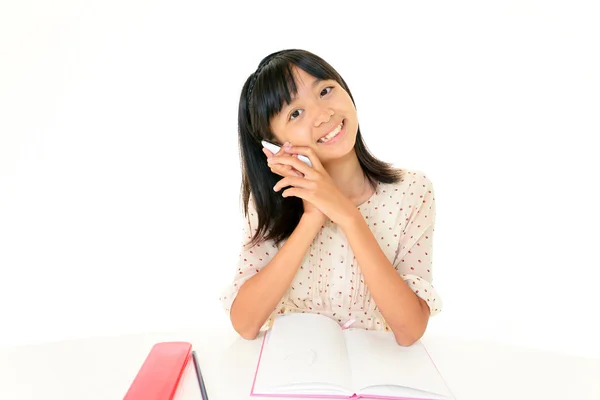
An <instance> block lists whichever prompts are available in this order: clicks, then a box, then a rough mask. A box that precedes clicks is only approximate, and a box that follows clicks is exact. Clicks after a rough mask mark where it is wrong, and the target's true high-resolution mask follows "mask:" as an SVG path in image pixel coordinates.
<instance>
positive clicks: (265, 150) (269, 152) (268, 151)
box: [262, 147, 273, 158]
mask: <svg viewBox="0 0 600 400" xmlns="http://www.w3.org/2000/svg"><path fill="white" fill-rule="evenodd" d="M262 151H263V153H265V155H266V156H267V158H271V157H273V153H272V152H271V150H269V149H267V148H266V147H263V149H262Z"/></svg>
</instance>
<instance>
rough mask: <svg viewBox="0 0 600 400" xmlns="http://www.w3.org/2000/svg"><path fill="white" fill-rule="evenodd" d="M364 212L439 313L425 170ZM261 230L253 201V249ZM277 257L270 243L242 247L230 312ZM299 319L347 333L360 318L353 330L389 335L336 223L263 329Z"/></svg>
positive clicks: (226, 300)
mask: <svg viewBox="0 0 600 400" xmlns="http://www.w3.org/2000/svg"><path fill="white" fill-rule="evenodd" d="M358 209H359V211H360V212H361V214H362V216H363V217H364V218H365V221H366V222H367V224H368V226H369V228H370V229H371V232H373V235H374V237H375V238H376V239H377V242H378V243H379V246H380V247H381V249H382V250H383V252H384V254H385V255H386V256H387V258H388V259H389V260H390V263H391V264H392V265H393V267H394V268H395V269H396V271H398V274H400V276H401V277H402V279H404V281H405V282H406V283H407V284H408V286H409V287H410V288H411V289H412V290H413V291H414V292H415V294H416V295H417V296H419V297H421V298H422V299H423V300H425V301H426V302H427V304H428V305H429V308H430V311H431V315H432V316H434V315H436V314H438V313H439V312H440V311H441V309H442V301H441V298H440V296H439V295H438V293H437V292H436V290H435V288H434V287H433V285H432V281H433V268H432V249H433V233H434V226H435V198H434V191H433V186H432V183H431V181H430V180H429V178H427V176H426V175H425V174H423V173H422V172H420V171H408V170H404V177H403V179H402V180H401V181H400V182H398V183H394V184H385V183H379V184H378V185H377V188H376V191H375V193H374V194H373V195H372V196H371V198H370V199H368V200H367V201H365V202H364V203H363V204H361V205H360V206H358ZM257 224H258V220H257V216H256V212H255V208H254V203H253V202H252V201H251V202H250V206H249V218H247V219H246V224H244V237H245V238H246V242H249V240H250V238H251V237H252V235H253V234H254V232H255V231H256V227H257ZM284 243H285V242H284ZM284 243H281V244H280V246H283V245H284ZM277 251H278V247H277V246H276V245H275V244H274V243H273V242H270V241H266V242H262V243H260V244H258V245H255V246H253V247H251V248H250V247H248V246H246V245H244V246H242V249H241V252H240V255H239V261H238V265H237V269H236V271H235V276H234V278H233V282H232V283H231V284H230V285H228V287H227V288H225V290H224V291H223V294H222V296H221V298H220V300H221V302H222V304H223V307H224V309H225V310H226V311H227V312H229V311H230V308H231V304H232V303H233V300H234V299H235V296H236V295H237V293H238V291H239V288H240V287H241V286H242V285H243V284H244V282H246V281H247V280H248V279H250V278H251V277H252V276H254V275H255V274H257V273H258V272H259V271H260V270H261V269H262V268H263V267H264V266H266V265H267V264H268V263H269V262H270V261H271V260H272V259H273V257H274V255H275V253H276V252H277ZM292 312H312V313H318V314H323V315H326V316H329V317H330V318H332V319H333V320H335V321H337V322H338V323H339V324H340V326H342V325H344V324H345V323H346V322H348V321H349V320H352V319H354V320H355V322H354V323H352V327H353V328H364V329H375V330H389V326H388V325H387V323H386V322H385V320H384V318H383V316H382V315H381V313H380V312H379V310H378V308H377V305H376V304H375V302H374V301H373V298H372V296H371V294H370V292H369V289H368V288H367V286H366V285H365V282H364V278H363V276H362V274H361V271H360V265H358V263H357V261H356V258H355V257H354V254H353V252H352V248H351V247H350V245H349V244H348V240H347V238H346V237H345V235H344V232H343V231H342V230H341V228H339V226H337V225H336V224H335V223H334V222H333V221H331V220H330V219H327V220H326V222H325V224H324V225H323V226H322V227H321V230H320V231H319V233H318V234H317V236H316V237H315V239H314V240H313V242H312V244H311V246H310V248H309V250H308V251H307V253H306V255H305V257H304V259H303V261H302V264H301V265H300V267H299V268H298V271H297V273H296V276H295V277H294V280H293V281H292V284H291V285H290V287H289V288H288V290H287V291H286V293H285V295H284V296H283V298H282V299H281V302H280V303H279V304H278V305H277V308H276V309H275V310H274V311H273V313H272V314H271V316H270V317H269V319H268V320H267V321H266V322H265V325H264V326H263V327H262V329H263V330H264V329H268V328H269V327H270V326H271V324H272V322H273V318H274V317H275V316H276V315H278V314H286V313H292Z"/></svg>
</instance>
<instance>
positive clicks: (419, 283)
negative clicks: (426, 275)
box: [402, 274, 442, 317]
mask: <svg viewBox="0 0 600 400" xmlns="http://www.w3.org/2000/svg"><path fill="white" fill-rule="evenodd" d="M402 279H404V282H406V284H407V285H408V287H409V288H411V289H412V291H413V292H415V294H416V295H417V296H419V297H420V298H422V299H423V300H425V301H426V302H427V305H428V306H429V309H430V316H432V317H433V316H434V315H437V314H439V313H440V312H441V311H442V299H441V298H440V296H439V294H438V293H437V291H436V290H435V289H434V287H433V286H432V285H431V283H429V282H428V281H426V280H425V279H423V278H421V277H419V276H417V275H408V274H406V275H404V274H403V275H402Z"/></svg>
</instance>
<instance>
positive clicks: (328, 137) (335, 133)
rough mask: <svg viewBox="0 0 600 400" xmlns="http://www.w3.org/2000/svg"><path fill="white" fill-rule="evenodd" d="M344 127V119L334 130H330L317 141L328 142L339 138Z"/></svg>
mask: <svg viewBox="0 0 600 400" xmlns="http://www.w3.org/2000/svg"><path fill="white" fill-rule="evenodd" d="M343 128H344V121H342V122H340V124H339V125H338V126H336V127H335V129H334V130H332V131H331V132H329V133H328V134H327V135H325V136H323V137H322V138H321V139H319V140H317V143H328V142H330V141H332V140H333V139H335V138H337V137H338V136H339V135H340V133H341V132H342V130H343Z"/></svg>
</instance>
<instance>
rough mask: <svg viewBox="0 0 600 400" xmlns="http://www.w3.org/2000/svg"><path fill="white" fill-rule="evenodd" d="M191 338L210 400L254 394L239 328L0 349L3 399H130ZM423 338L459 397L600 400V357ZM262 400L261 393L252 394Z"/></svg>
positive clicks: (253, 356) (254, 344)
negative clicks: (156, 361) (167, 347)
mask: <svg viewBox="0 0 600 400" xmlns="http://www.w3.org/2000/svg"><path fill="white" fill-rule="evenodd" d="M175 340H176V341H187V342H190V343H192V344H193V347H194V349H195V350H196V351H197V352H198V354H199V356H200V366H201V369H202V372H203V374H204V379H205V383H206V387H207V391H208V396H209V398H210V400H237V399H250V398H251V397H250V396H249V395H248V392H249V389H250V386H251V382H252V378H253V374H254V370H255V366H256V361H257V357H258V351H259V348H260V340H261V337H259V338H257V339H256V340H254V341H247V340H244V339H241V338H238V337H237V336H236V335H235V333H234V332H233V331H231V330H230V331H219V330H215V331H212V332H179V333H162V334H159V333H156V334H145V335H128V336H120V337H105V338H96V339H87V340H75V341H65V342H58V343H50V344H43V345H34V346H22V347H16V348H9V349H3V350H0V399H2V400H34V399H35V400H41V399H43V400H109V399H123V396H124V395H125V393H126V392H127V389H128V388H129V385H130V384H131V382H132V380H133V378H134V377H135V375H136V374H137V372H138V370H139V368H140V367H141V365H142V363H143V362H144V360H145V359H146V356H147V355H148V352H149V351H150V349H151V347H152V346H153V345H154V344H155V343H157V342H160V341H175ZM422 340H423V343H424V344H425V346H426V347H427V349H428V351H429V353H430V354H431V357H432V358H433V360H434V361H435V363H436V365H437V366H438V368H439V370H440V372H441V374H442V375H443V376H444V378H445V380H446V382H447V383H448V385H449V387H450V389H451V390H452V391H453V393H454V395H455V396H456V398H457V400H495V399H498V400H500V399H501V400H507V399H510V400H519V399H527V400H532V399H544V400H553V399H556V400H566V399H574V400H587V399H589V400H592V399H593V400H599V399H600V360H598V359H586V358H582V357H569V356H563V355H558V354H552V353H546V352H541V351H534V350H526V349H518V348H513V347H508V346H502V345H495V344H489V343H488V344H486V343H475V342H467V341H459V340H456V339H449V338H443V337H439V336H432V335H429V334H428V335H426V336H425V337H424V338H423V339H422ZM253 399H256V398H253Z"/></svg>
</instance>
